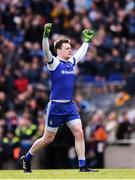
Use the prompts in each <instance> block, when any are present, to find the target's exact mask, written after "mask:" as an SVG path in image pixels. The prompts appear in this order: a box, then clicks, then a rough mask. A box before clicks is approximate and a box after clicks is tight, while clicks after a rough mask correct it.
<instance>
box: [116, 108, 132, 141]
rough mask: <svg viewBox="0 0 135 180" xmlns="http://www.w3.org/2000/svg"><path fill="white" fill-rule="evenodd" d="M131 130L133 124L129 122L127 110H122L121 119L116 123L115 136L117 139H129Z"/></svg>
mask: <svg viewBox="0 0 135 180" xmlns="http://www.w3.org/2000/svg"><path fill="white" fill-rule="evenodd" d="M132 131H133V125H132V124H131V123H130V120H129V117H128V111H126V110H125V111H123V112H122V119H121V122H119V124H118V129H117V132H116V137H117V139H130V138H131V133H132Z"/></svg>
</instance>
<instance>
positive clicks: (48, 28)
mask: <svg viewBox="0 0 135 180" xmlns="http://www.w3.org/2000/svg"><path fill="white" fill-rule="evenodd" d="M51 29H52V23H47V24H45V25H44V33H43V37H44V38H48V37H49V34H50V31H51Z"/></svg>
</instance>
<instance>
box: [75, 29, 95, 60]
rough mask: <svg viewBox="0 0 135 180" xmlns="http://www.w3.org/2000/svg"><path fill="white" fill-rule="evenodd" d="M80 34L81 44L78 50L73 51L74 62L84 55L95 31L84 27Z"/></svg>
mask: <svg viewBox="0 0 135 180" xmlns="http://www.w3.org/2000/svg"><path fill="white" fill-rule="evenodd" d="M82 35H83V40H84V42H83V44H82V46H81V47H80V48H79V49H78V51H77V52H76V53H75V55H74V56H73V57H74V58H75V60H76V63H77V62H78V61H80V60H81V59H82V58H83V57H84V56H85V54H86V52H87V50H88V46H89V43H90V42H91V41H92V39H93V38H94V36H95V32H94V31H92V30H88V29H85V30H83V31H82Z"/></svg>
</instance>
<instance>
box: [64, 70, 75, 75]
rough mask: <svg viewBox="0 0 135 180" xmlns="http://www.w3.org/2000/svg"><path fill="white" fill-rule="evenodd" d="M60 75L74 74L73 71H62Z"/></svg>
mask: <svg viewBox="0 0 135 180" xmlns="http://www.w3.org/2000/svg"><path fill="white" fill-rule="evenodd" d="M61 74H75V72H74V71H67V70H62V71H61Z"/></svg>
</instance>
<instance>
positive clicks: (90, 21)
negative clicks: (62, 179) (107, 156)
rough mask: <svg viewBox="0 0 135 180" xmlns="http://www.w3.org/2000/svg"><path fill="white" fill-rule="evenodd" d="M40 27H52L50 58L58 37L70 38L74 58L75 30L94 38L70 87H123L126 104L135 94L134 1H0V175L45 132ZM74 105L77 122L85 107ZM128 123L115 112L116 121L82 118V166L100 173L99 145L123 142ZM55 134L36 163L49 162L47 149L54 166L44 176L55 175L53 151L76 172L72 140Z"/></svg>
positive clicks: (81, 102)
mask: <svg viewBox="0 0 135 180" xmlns="http://www.w3.org/2000/svg"><path fill="white" fill-rule="evenodd" d="M47 22H52V23H53V29H52V32H51V35H50V49H51V51H52V53H53V54H54V55H55V52H54V50H53V42H54V41H55V40H57V39H58V38H59V37H61V36H63V35H64V36H67V37H69V38H70V39H71V43H72V47H73V53H75V52H76V50H77V49H78V48H79V47H80V45H81V44H82V36H81V32H82V30H83V29H85V28H88V29H94V30H95V31H96V37H95V39H94V40H93V41H92V43H91V44H90V46H89V50H88V53H87V55H86V56H85V58H84V59H83V60H82V61H81V62H79V64H78V66H77V67H76V82H79V83H80V84H81V83H84V82H85V83H88V84H89V83H91V84H92V85H93V86H99V85H102V86H104V85H105V84H106V83H112V82H118V83H119V84H121V83H122V82H123V81H124V82H125V84H124V86H122V92H121V94H122V93H127V94H126V95H125V94H124V97H125V96H126V98H127V99H128V98H129V97H130V96H131V97H132V96H133V95H134V94H135V83H134V82H135V2H134V1H133V0H80V1H77V0H0V168H2V166H3V162H4V161H7V160H9V159H14V160H15V162H17V161H18V158H19V156H20V155H21V154H23V153H25V152H26V150H27V149H29V147H30V146H31V144H32V143H33V141H34V140H35V139H37V138H38V137H40V136H41V135H42V133H43V130H44V121H45V116H44V109H45V106H46V105H47V103H48V101H49V93H50V86H51V83H50V79H49V73H48V70H47V68H46V64H45V63H44V60H43V59H44V57H43V52H42V34H43V26H44V24H45V23H47ZM121 94H120V95H121ZM122 95H123V94H122ZM122 97H123V96H122ZM75 98H76V102H77V105H78V110H79V112H80V114H81V115H82V120H83V118H84V116H85V115H86V114H88V112H89V110H90V102H89V101H88V100H85V99H84V98H83V97H81V95H80V94H75ZM118 100H119V101H120V99H118ZM120 102H121V101H120ZM120 102H118V103H120ZM134 123H135V122H134V118H132V120H130V118H129V117H128V111H124V112H122V116H121V118H118V114H117V112H115V111H112V112H109V113H108V114H105V113H104V111H103V110H102V109H97V110H95V112H94V113H93V114H92V115H89V116H87V120H86V122H85V123H84V132H85V135H86V142H87V143H86V154H87V159H88V163H89V165H90V166H91V167H101V168H102V167H103V166H104V165H103V159H102V158H103V156H101V155H103V152H104V147H105V142H106V141H109V142H114V141H115V140H116V139H128V138H130V137H131V134H132V133H133V132H134ZM61 129H64V130H63V131H61ZM61 129H60V131H59V133H58V136H57V137H56V141H55V142H54V144H52V145H51V146H50V147H48V149H49V152H50V156H47V158H48V159H46V160H45V162H42V163H43V164H45V163H46V164H47V162H50V159H49V158H52V156H51V155H52V154H51V152H52V149H53V150H54V151H53V152H55V153H54V154H53V155H54V156H55V155H56V156H55V157H54V158H55V159H56V161H54V160H53V161H54V162H55V164H54V166H51V165H52V164H51V165H50V164H49V163H48V166H47V165H46V168H48V167H49V165H50V168H52V167H54V168H61V166H62V163H60V162H58V161H60V159H57V158H56V157H59V156H60V154H59V152H60V150H61V151H62V152H63V155H61V157H62V158H63V157H66V158H67V159H68V160H69V161H68V162H67V161H65V164H63V167H65V168H66V167H74V166H75V161H74V160H75V158H76V155H75V153H74V150H73V148H72V147H73V142H72V141H71V139H72V138H73V137H72V135H71V134H70V132H68V130H67V129H66V128H65V127H62V128H61ZM59 137H60V138H59ZM57 139H58V141H57ZM59 139H60V140H59ZM65 139H67V141H65ZM97 142H100V143H97ZM62 148H63V150H62ZM64 152H65V154H64ZM67 152H68V153H67ZM46 153H48V152H45V154H46ZM67 159H66V160H67ZM61 161H62V159H61ZM98 161H99V162H98ZM57 163H58V164H57ZM16 164H17V163H16ZM43 166H45V165H43ZM16 168H18V166H16Z"/></svg>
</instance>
